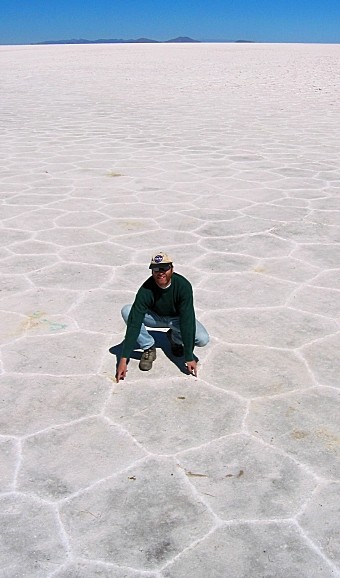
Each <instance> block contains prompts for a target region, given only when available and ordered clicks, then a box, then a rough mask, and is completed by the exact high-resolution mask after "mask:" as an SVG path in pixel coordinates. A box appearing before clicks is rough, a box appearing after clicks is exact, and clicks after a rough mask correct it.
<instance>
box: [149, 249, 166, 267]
mask: <svg viewBox="0 0 340 578" xmlns="http://www.w3.org/2000/svg"><path fill="white" fill-rule="evenodd" d="M161 265H172V259H171V257H170V255H167V254H166V253H163V251H159V253H156V254H155V255H153V256H152V257H151V263H150V265H149V269H153V268H154V267H160V266H161Z"/></svg>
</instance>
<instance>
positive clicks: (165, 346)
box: [109, 331, 198, 375]
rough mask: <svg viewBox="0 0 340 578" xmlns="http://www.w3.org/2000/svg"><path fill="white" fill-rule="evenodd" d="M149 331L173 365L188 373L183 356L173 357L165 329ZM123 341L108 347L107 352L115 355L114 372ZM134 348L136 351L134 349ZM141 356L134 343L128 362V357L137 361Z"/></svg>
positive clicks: (120, 354)
mask: <svg viewBox="0 0 340 578" xmlns="http://www.w3.org/2000/svg"><path fill="white" fill-rule="evenodd" d="M149 333H150V335H152V337H153V338H154V340H155V347H156V348H159V349H161V350H162V351H163V352H164V354H165V355H166V357H167V358H168V359H169V360H170V361H171V362H172V363H173V364H174V365H176V367H178V369H179V371H181V372H182V373H184V374H185V375H189V372H188V370H187V368H186V366H185V361H184V357H175V356H174V355H173V353H172V352H171V346H170V343H169V340H168V338H167V336H166V332H165V331H149ZM123 343H124V342H123V341H122V342H121V343H118V344H117V345H113V346H112V347H110V349H109V352H110V353H111V355H115V356H116V373H117V369H118V364H119V362H120V358H121V356H122V350H123ZM136 349H137V350H138V351H136ZM141 357H142V351H141V350H140V349H139V346H138V344H136V347H135V349H134V350H133V351H132V353H131V355H130V358H129V359H128V364H129V362H130V359H137V360H138V361H139V360H140V359H141ZM194 359H195V361H198V358H197V357H196V355H194Z"/></svg>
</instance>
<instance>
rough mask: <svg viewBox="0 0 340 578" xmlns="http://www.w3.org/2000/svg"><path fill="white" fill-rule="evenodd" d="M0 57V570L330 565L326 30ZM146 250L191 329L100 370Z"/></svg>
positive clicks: (337, 362) (339, 306)
mask: <svg viewBox="0 0 340 578" xmlns="http://www.w3.org/2000/svg"><path fill="white" fill-rule="evenodd" d="M0 62H1V70H2V73H1V76H2V90H1V93H0V116H1V126H2V138H1V142H0V195H1V226H0V241H1V249H0V276H1V277H0V282H1V285H0V323H1V325H0V327H1V330H0V334H1V397H0V399H1V405H0V492H1V493H0V503H1V521H0V524H1V527H0V532H1V536H2V541H1V545H0V568H1V575H3V576H6V578H16V577H18V576H21V577H27V578H32V577H33V576H34V578H45V577H46V578H52V577H55V578H66V577H67V578H93V577H94V576H98V577H99V576H100V577H102V578H123V577H126V578H141V577H142V576H143V577H144V578H170V577H171V578H182V577H183V578H200V577H202V578H206V577H207V576H214V577H215V578H227V577H228V578H246V577H247V578H248V577H249V576H251V577H252V578H260V577H261V578H262V577H263V576H275V577H276V578H278V577H279V578H280V577H282V578H283V577H284V578H287V577H288V576H289V578H293V577H294V578H297V577H299V578H301V577H302V578H316V577H317V578H329V577H334V576H340V540H339V535H340V532H339V519H340V511H339V504H340V492H339V489H340V485H339V474H340V467H339V453H340V432H339V384H340V382H339V375H340V357H339V351H340V332H339V322H340V245H339V241H340V169H339V166H340V142H339V124H340V120H339V119H340V99H339V78H340V46H336V45H333V46H332V45H293V44H292V45H266V44H198V45H184V44H183V45H156V46H154V45H138V46H136V45H93V46H49V47H47V46H11V47H9V46H1V47H0ZM160 249H163V250H166V251H168V252H170V254H172V255H173V259H174V262H175V268H176V270H177V271H178V272H180V273H182V274H184V275H186V276H187V277H188V278H189V279H190V280H191V281H192V283H193V286H194V290H195V302H196V309H197V316H198V317H199V319H200V320H201V321H202V322H203V323H204V324H205V325H206V327H207V329H208V331H209V333H210V335H211V341H210V343H209V345H208V346H207V347H205V348H203V349H202V350H197V351H196V353H197V354H198V356H199V357H200V363H199V376H198V379H194V378H193V377H190V376H187V375H185V373H184V372H183V369H184V368H183V361H182V360H179V361H176V362H175V359H174V358H172V356H171V352H170V350H169V345H168V343H166V340H165V339H164V335H163V333H159V334H158V336H157V345H158V352H157V360H156V361H155V363H154V367H153V369H152V372H150V373H142V372H140V371H139V370H138V360H137V358H138V352H137V353H136V355H134V357H133V358H132V359H131V362H130V364H129V372H128V379H127V380H126V381H125V382H121V383H120V384H115V380H114V375H115V363H116V355H115V353H119V347H118V345H119V343H120V342H121V340H122V338H123V335H124V324H123V321H122V319H121V317H120V308H121V307H122V306H123V305H124V304H125V303H126V302H131V301H132V300H133V298H134V294H135V291H136V289H137V287H138V286H139V285H140V283H142V281H143V280H144V279H145V278H146V276H147V275H148V269H147V265H148V260H149V258H150V255H151V254H152V253H153V252H154V251H157V250H160ZM115 346H117V347H115ZM112 348H113V349H112ZM110 349H111V352H110Z"/></svg>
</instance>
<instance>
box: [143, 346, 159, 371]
mask: <svg viewBox="0 0 340 578" xmlns="http://www.w3.org/2000/svg"><path fill="white" fill-rule="evenodd" d="M155 359H156V347H150V349H145V351H143V353H142V357H141V360H140V362H139V369H141V370H142V371H150V369H151V367H152V363H153V362H154V361H155Z"/></svg>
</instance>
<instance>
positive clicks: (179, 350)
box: [166, 329, 184, 357]
mask: <svg viewBox="0 0 340 578" xmlns="http://www.w3.org/2000/svg"><path fill="white" fill-rule="evenodd" d="M166 336H167V338H168V339H169V341H170V345H171V352H172V355H174V356H175V357H183V356H184V347H183V345H181V344H180V343H175V342H174V341H173V339H172V329H169V331H167V332H166Z"/></svg>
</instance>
